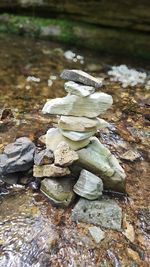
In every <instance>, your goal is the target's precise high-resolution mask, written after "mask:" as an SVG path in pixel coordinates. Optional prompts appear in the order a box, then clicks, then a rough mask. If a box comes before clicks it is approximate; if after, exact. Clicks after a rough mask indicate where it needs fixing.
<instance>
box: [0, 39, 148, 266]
mask: <svg viewBox="0 0 150 267" xmlns="http://www.w3.org/2000/svg"><path fill="white" fill-rule="evenodd" d="M0 47H1V49H0V110H1V111H2V110H4V109H6V108H11V110H12V112H13V114H14V118H12V117H11V116H8V117H7V116H6V118H5V119H4V120H2V119H1V123H0V151H2V150H3V147H4V145H6V144H7V143H9V142H12V141H14V140H15V138H16V137H19V136H28V137H29V138H30V139H31V140H33V141H34V142H35V143H36V144H37V145H38V137H39V136H40V135H42V134H44V133H45V132H46V130H47V129H48V127H49V126H51V125H52V122H54V119H53V118H45V117H43V116H42V114H41V108H42V106H43V104H44V103H45V101H46V100H47V99H49V98H55V97H62V96H64V95H65V92H64V91H63V83H64V82H63V81H62V80H61V79H60V78H59V75H60V73H61V71H62V70H63V69H64V68H79V69H82V70H86V71H87V72H91V73H92V74H93V75H95V76H99V77H103V78H105V85H104V87H103V91H104V92H107V93H110V94H111V95H112V96H113V99H114V105H113V107H112V108H111V110H110V111H108V112H107V114H105V115H104V116H103V118H105V119H106V120H108V121H109V122H110V128H109V130H103V131H101V132H100V133H97V136H98V137H99V138H100V139H101V141H102V142H103V143H105V145H106V146H107V147H109V149H110V150H111V151H112V152H113V153H114V154H115V155H116V156H117V157H120V155H121V154H122V153H123V152H125V151H126V150H135V149H136V150H138V152H139V154H140V158H139V159H138V160H136V161H134V162H130V161H125V160H121V158H120V162H121V164H122V166H123V167H124V168H125V171H126V173H127V193H128V195H126V196H119V195H117V194H111V195H110V197H112V198H113V199H116V201H117V202H118V204H119V205H120V206H121V207H122V210H123V216H124V218H123V227H124V228H125V226H126V227H127V225H128V224H127V222H129V224H131V225H132V226H133V228H132V230H133V231H132V233H131V230H130V229H131V228H130V227H129V229H128V231H129V236H128V238H127V237H125V235H124V234H123V233H122V232H116V231H111V230H105V232H106V238H105V239H104V240H103V241H102V242H101V243H100V244H95V242H94V240H93V239H92V238H91V236H90V235H89V232H88V227H89V225H87V224H84V223H78V224H75V223H72V222H71V219H70V214H71V209H72V207H73V206H71V207H69V208H67V209H63V208H57V207H53V206H52V205H51V203H50V202H49V200H48V199H47V197H45V196H44V195H43V194H42V193H40V192H39V191H38V190H32V189H31V188H30V187H27V186H16V185H6V184H3V183H1V191H0V192H1V196H0V267H29V266H31V267H49V266H52V267H53V266H56V267H57V266H58V267H59V266H64V267H68V266H70V267H71V266H73V267H75V266H79V267H91V266H94V267H95V266H98V267H109V266H115V267H120V266H121V267H122V266H123V267H130V266H131V267H136V266H137V267H141V266H144V267H145V266H149V264H150V255H149V251H150V193H149V189H150V179H149V155H148V141H149V132H148V129H149V128H148V127H149V115H148V111H147V108H148V106H149V103H148V100H147V99H148V91H146V90H145V89H144V87H143V86H136V87H133V88H131V87H128V88H126V89H122V88H121V86H120V85H119V84H116V83H113V82H110V80H109V79H108V75H107V70H108V68H109V66H110V65H114V64H119V63H124V64H131V62H130V60H128V59H119V60H118V59H117V60H116V58H114V57H109V56H102V55H95V54H94V53H92V52H91V51H85V50H80V51H79V50H77V49H76V48H74V47H71V48H70V47H64V46H62V45H60V44H58V43H51V42H46V41H39V40H31V39H28V38H24V37H16V36H10V35H9V36H7V35H1V36H0ZM68 49H70V50H73V51H74V52H75V53H76V54H77V55H81V56H83V57H84V62H83V59H82V60H81V59H80V57H78V58H76V59H74V61H73V60H68V59H66V58H65V57H64V52H65V51H66V50H68ZM131 65H132V66H133V67H134V66H136V67H139V68H143V67H144V66H145V67H148V66H146V65H145V63H143V62H137V61H134V62H133V61H132V64H131ZM106 193H107V194H110V192H106ZM133 233H134V235H135V237H134V238H133V239H134V240H132V238H131V235H132V234H133Z"/></svg>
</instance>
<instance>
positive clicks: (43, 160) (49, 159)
mask: <svg viewBox="0 0 150 267" xmlns="http://www.w3.org/2000/svg"><path fill="white" fill-rule="evenodd" d="M53 162H54V154H53V152H52V151H51V150H49V149H44V150H42V151H40V152H37V151H36V152H35V155H34V164H35V165H46V164H51V163H53Z"/></svg>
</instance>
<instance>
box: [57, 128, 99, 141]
mask: <svg viewBox="0 0 150 267" xmlns="http://www.w3.org/2000/svg"><path fill="white" fill-rule="evenodd" d="M60 131H61V133H62V135H63V136H65V137H67V138H68V139H70V140H72V141H81V140H84V139H87V138H89V137H91V136H92V135H94V134H95V133H96V131H92V132H74V131H66V130H60Z"/></svg>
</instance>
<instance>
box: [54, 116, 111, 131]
mask: <svg viewBox="0 0 150 267" xmlns="http://www.w3.org/2000/svg"><path fill="white" fill-rule="evenodd" d="M108 125H109V124H108V123H107V122H106V121H105V120H103V119H99V118H94V119H89V118H85V117H75V116H61V117H60V120H59V121H58V126H59V128H61V129H63V130H68V131H77V132H89V131H95V130H97V129H101V128H105V127H107V126H108Z"/></svg>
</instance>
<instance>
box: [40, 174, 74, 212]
mask: <svg viewBox="0 0 150 267" xmlns="http://www.w3.org/2000/svg"><path fill="white" fill-rule="evenodd" d="M73 183H74V180H73V179H71V177H63V178H61V179H55V178H52V179H48V178H45V179H44V180H42V182H41V188H40V190H41V192H43V193H44V194H45V195H46V196H47V197H48V198H49V199H50V200H51V201H52V202H53V203H54V204H56V205H59V206H64V207H66V206H69V205H70V204H71V203H72V201H73V200H74V199H75V193H74V192H73V190H72V187H73Z"/></svg>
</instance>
